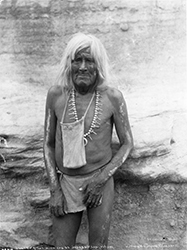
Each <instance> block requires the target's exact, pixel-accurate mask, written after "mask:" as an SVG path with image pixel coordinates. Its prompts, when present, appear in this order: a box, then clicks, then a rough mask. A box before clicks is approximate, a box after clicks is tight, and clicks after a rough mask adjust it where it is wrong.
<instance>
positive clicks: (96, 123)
mask: <svg viewBox="0 0 187 250" xmlns="http://www.w3.org/2000/svg"><path fill="white" fill-rule="evenodd" d="M95 96H96V100H95V110H94V116H93V119H92V122H91V125H90V128H89V130H88V132H86V133H85V134H84V145H85V146H86V145H87V143H88V138H89V139H90V140H92V137H91V134H95V135H97V133H96V132H95V130H94V129H96V128H99V127H100V120H101V119H100V117H99V115H101V113H102V108H101V105H102V104H101V94H100V93H99V92H98V91H96V94H95ZM68 107H69V116H70V119H71V120H72V119H73V120H75V121H78V120H79V119H78V115H77V108H76V102H75V89H73V90H72V91H71V92H70V98H69V104H68Z"/></svg>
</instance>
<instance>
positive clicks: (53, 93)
mask: <svg viewBox="0 0 187 250" xmlns="http://www.w3.org/2000/svg"><path fill="white" fill-rule="evenodd" d="M61 95H62V87H61V86H59V85H54V86H52V87H51V88H50V89H49V90H48V93H47V104H48V105H49V106H54V104H55V103H56V101H57V99H58V98H59V97H60V96H61Z"/></svg>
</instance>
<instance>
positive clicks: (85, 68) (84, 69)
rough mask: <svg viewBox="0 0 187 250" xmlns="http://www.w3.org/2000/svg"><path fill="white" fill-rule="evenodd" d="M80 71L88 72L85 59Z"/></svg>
mask: <svg viewBox="0 0 187 250" xmlns="http://www.w3.org/2000/svg"><path fill="white" fill-rule="evenodd" d="M79 70H80V71H86V70H87V67H86V62H85V59H83V60H82V62H81V65H80V68H79Z"/></svg>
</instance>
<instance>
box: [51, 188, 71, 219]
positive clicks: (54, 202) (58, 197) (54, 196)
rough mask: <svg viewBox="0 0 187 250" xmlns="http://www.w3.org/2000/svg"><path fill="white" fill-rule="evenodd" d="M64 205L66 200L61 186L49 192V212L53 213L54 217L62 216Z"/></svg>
mask: <svg viewBox="0 0 187 250" xmlns="http://www.w3.org/2000/svg"><path fill="white" fill-rule="evenodd" d="M66 206H67V205H66V200H65V197H64V194H63V192H62V190H61V188H58V189H56V190H54V191H53V192H51V198H50V202H49V208H50V212H51V214H53V215H55V216H56V217H59V216H64V215H65V213H66V212H65V210H66Z"/></svg>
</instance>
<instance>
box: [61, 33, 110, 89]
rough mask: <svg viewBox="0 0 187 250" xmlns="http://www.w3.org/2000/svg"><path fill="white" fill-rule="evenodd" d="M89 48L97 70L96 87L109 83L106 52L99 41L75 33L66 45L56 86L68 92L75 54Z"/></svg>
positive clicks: (90, 36) (71, 84)
mask: <svg viewBox="0 0 187 250" xmlns="http://www.w3.org/2000/svg"><path fill="white" fill-rule="evenodd" d="M88 47H90V53H91V55H92V56H93V58H94V60H95V63H96V67H97V70H98V78H97V81H98V82H97V86H99V85H101V84H103V83H104V82H105V83H108V81H109V64H108V56H107V53H106V50H105V48H104V46H103V44H102V43H101V41H100V40H99V39H98V38H96V37H95V36H93V35H91V34H88V35H86V34H83V33H77V34H75V35H74V36H73V37H72V38H71V40H70V41H69V43H68V44H67V46H66V48H65V51H64V54H63V57H62V60H61V63H60V70H59V74H58V76H57V79H56V84H58V85H61V86H62V88H63V89H66V90H70V89H71V88H72V87H73V83H72V78H71V63H72V60H74V58H75V54H76V53H77V52H79V51H80V50H82V49H84V48H88Z"/></svg>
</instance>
